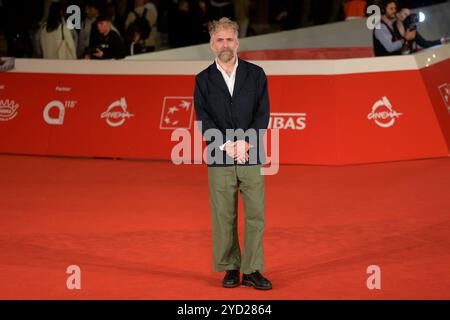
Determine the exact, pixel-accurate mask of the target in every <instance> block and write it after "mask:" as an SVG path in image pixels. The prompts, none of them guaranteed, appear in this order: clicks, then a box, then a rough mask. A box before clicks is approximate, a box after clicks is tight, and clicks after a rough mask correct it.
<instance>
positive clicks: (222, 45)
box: [209, 28, 239, 63]
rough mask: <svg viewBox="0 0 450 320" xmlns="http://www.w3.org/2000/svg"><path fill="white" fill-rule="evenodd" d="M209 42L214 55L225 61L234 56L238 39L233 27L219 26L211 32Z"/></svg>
mask: <svg viewBox="0 0 450 320" xmlns="http://www.w3.org/2000/svg"><path fill="white" fill-rule="evenodd" d="M209 44H210V46H211V50H212V51H213V52H214V54H215V55H216V57H217V58H218V59H219V60H220V61H221V62H223V63H227V62H229V61H231V60H233V58H234V57H235V56H236V54H237V49H238V47H239V39H238V37H237V35H236V33H235V32H234V30H233V29H231V28H221V29H219V30H217V31H216V33H214V34H213V36H212V37H211V40H210V42H209Z"/></svg>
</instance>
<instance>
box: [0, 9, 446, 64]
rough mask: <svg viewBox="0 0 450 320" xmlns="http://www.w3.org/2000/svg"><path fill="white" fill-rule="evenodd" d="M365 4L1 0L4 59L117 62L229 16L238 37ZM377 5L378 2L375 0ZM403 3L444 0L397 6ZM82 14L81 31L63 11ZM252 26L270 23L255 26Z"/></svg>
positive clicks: (194, 34)
mask: <svg viewBox="0 0 450 320" xmlns="http://www.w3.org/2000/svg"><path fill="white" fill-rule="evenodd" d="M373 2H374V1H365V0H323V1H312V0H0V33H1V32H2V33H3V34H4V39H5V41H6V54H7V55H8V56H14V57H34V58H48V59H120V58H123V57H125V56H127V55H134V54H140V53H146V52H152V51H155V50H162V49H167V48H178V47H183V46H189V45H195V44H200V43H206V42H208V41H209V33H208V24H209V23H210V21H212V20H217V19H219V18H221V17H230V18H232V19H234V20H236V21H237V22H238V24H239V36H240V37H241V38H242V37H246V36H251V35H256V34H260V33H266V32H270V31H280V30H290V29H295V28H302V27H308V26H312V25H318V24H324V23H330V22H336V21H340V20H344V19H354V18H361V17H365V15H366V13H365V9H366V7H367V5H370V4H372V3H373ZM375 2H376V0H375ZM403 2H406V3H407V6H408V7H410V8H414V7H417V6H423V5H430V4H433V3H438V2H442V0H440V1H439V0H436V1H432V0H428V1H425V0H423V1H414V0H412V1H403ZM70 5H77V6H78V7H79V8H80V9H81V26H80V28H79V29H71V28H69V27H68V25H67V23H66V22H67V20H66V19H67V18H68V17H69V16H70V14H68V13H67V11H66V8H67V7H68V6H70ZM256 24H265V25H268V26H271V27H270V28H266V29H257V28H255V27H254V26H255V25H256Z"/></svg>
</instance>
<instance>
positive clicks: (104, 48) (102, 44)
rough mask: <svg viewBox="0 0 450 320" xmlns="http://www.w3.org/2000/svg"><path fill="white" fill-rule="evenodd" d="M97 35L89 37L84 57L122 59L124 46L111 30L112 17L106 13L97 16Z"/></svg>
mask: <svg viewBox="0 0 450 320" xmlns="http://www.w3.org/2000/svg"><path fill="white" fill-rule="evenodd" d="M96 23H97V29H98V32H99V35H98V36H97V37H95V38H93V39H91V45H90V47H89V52H88V53H87V54H86V56H85V58H86V59H102V60H107V59H123V58H125V46H124V42H123V40H122V38H121V36H120V35H119V34H118V33H117V32H116V31H114V30H112V18H111V17H110V16H109V15H108V14H106V13H105V14H101V15H100V16H99V17H98V18H97V21H96Z"/></svg>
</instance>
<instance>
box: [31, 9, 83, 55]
mask: <svg viewBox="0 0 450 320" xmlns="http://www.w3.org/2000/svg"><path fill="white" fill-rule="evenodd" d="M39 39H40V45H41V50H42V57H43V58H44V59H76V58H77V54H76V47H75V41H74V39H73V36H72V32H71V31H70V29H69V28H68V27H67V25H66V23H65V21H64V11H63V8H62V6H61V4H60V3H59V2H53V3H52V4H51V6H50V11H49V15H48V19H47V22H46V23H44V25H43V26H42V28H41V30H40V36H39Z"/></svg>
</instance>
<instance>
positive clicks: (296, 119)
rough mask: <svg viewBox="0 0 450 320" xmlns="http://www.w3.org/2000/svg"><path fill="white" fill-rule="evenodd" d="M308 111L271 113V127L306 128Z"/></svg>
mask: <svg viewBox="0 0 450 320" xmlns="http://www.w3.org/2000/svg"><path fill="white" fill-rule="evenodd" d="M305 128H306V113H289V112H277V113H271V114H270V119H269V129H279V130H305Z"/></svg>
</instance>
